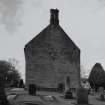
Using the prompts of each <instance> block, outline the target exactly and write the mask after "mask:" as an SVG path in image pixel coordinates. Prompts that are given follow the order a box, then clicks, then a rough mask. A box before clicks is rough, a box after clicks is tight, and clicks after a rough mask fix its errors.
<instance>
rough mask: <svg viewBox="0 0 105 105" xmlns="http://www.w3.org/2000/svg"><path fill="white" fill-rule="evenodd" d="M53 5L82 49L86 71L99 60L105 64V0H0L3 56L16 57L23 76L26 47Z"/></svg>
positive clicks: (87, 72)
mask: <svg viewBox="0 0 105 105" xmlns="http://www.w3.org/2000/svg"><path fill="white" fill-rule="evenodd" d="M51 8H58V9H59V10H60V14H59V20H60V25H61V26H62V28H63V29H64V30H65V32H66V33H67V34H68V35H69V36H70V38H71V39H72V40H73V41H74V42H75V43H76V45H77V46H78V47H79V48H80V49H81V65H82V68H83V69H84V70H85V73H86V74H89V71H90V70H91V68H92V66H93V65H94V64H95V63H96V62H99V63H101V64H102V65H103V67H104V68H105V29H104V28H105V0H0V59H1V60H8V59H10V58H15V59H17V60H18V61H19V63H18V68H19V71H20V72H21V74H22V76H23V78H24V74H25V58H24V50H23V48H24V46H25V44H26V43H28V41H30V40H31V39H32V38H33V37H35V36H36V35H37V34H38V33H39V32H40V31H41V30H42V29H43V28H45V27H46V26H47V25H48V24H49V19H50V12H49V11H50V9H51Z"/></svg>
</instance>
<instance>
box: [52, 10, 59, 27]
mask: <svg viewBox="0 0 105 105" xmlns="http://www.w3.org/2000/svg"><path fill="white" fill-rule="evenodd" d="M50 24H53V25H59V10H58V9H50Z"/></svg>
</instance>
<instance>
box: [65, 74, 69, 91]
mask: <svg viewBox="0 0 105 105" xmlns="http://www.w3.org/2000/svg"><path fill="white" fill-rule="evenodd" d="M69 90H70V77H69V76H67V77H66V81H65V92H67V91H69Z"/></svg>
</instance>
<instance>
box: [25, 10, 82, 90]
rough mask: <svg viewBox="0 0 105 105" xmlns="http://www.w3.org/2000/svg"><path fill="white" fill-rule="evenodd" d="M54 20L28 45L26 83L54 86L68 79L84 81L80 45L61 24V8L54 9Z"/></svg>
mask: <svg viewBox="0 0 105 105" xmlns="http://www.w3.org/2000/svg"><path fill="white" fill-rule="evenodd" d="M50 15H51V16H50V24H49V25H48V26H47V27H46V28H45V29H44V30H43V31H41V32H40V33H39V34H38V35H37V36H36V37H35V38H33V39H32V40H31V41H30V42H29V43H28V44H26V45H25V48H24V52H25V60H26V86H29V84H36V85H38V86H42V87H47V88H52V87H54V88H55V87H57V86H58V84H59V83H65V80H66V77H67V76H69V77H70V81H71V83H70V85H71V87H72V88H76V87H78V86H79V85H80V49H79V48H78V47H77V46H76V44H75V43H74V42H73V41H72V40H71V39H70V38H69V36H68V35H67V34H66V33H65V32H64V30H63V29H62V28H61V26H60V25H59V10H57V9H51V10H50Z"/></svg>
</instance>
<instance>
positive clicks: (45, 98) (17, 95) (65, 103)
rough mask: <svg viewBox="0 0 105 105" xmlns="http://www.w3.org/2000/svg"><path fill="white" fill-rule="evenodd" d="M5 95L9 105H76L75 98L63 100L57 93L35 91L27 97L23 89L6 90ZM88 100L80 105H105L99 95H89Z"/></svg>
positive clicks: (26, 92)
mask: <svg viewBox="0 0 105 105" xmlns="http://www.w3.org/2000/svg"><path fill="white" fill-rule="evenodd" d="M6 94H7V99H8V100H9V102H10V103H11V105H78V104H77V101H76V98H73V99H65V98H64V93H58V92H46V91H37V92H36V95H29V94H28V91H26V90H24V89H23V88H13V89H9V90H7V91H6ZM74 97H75V94H74ZM88 100H89V104H82V105H105V101H101V100H100V95H99V93H95V94H91V95H89V96H88ZM79 105H80V104H79Z"/></svg>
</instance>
